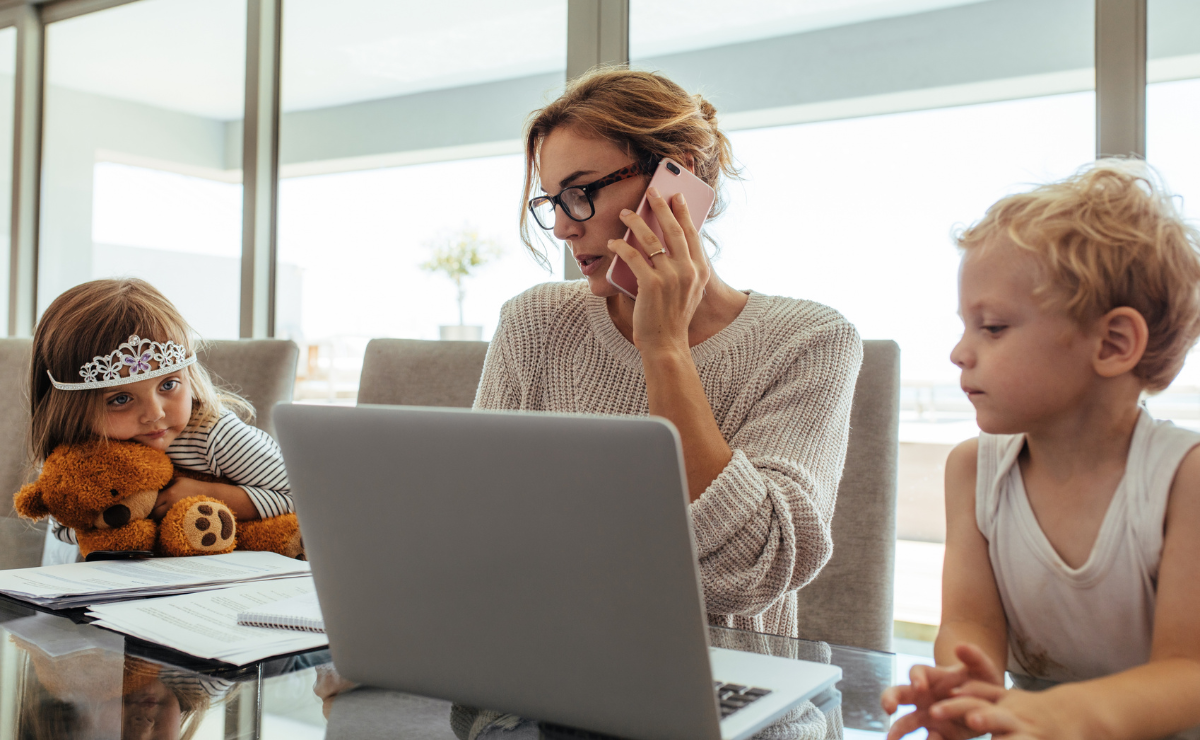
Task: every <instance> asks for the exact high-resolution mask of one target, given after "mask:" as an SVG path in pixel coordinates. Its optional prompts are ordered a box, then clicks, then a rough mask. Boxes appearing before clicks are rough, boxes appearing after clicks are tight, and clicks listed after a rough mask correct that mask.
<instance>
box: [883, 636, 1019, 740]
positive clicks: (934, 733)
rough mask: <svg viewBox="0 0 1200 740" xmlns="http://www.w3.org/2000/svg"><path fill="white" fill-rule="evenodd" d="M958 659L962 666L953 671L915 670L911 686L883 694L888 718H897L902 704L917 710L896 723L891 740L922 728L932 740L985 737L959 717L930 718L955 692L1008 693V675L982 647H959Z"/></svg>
mask: <svg viewBox="0 0 1200 740" xmlns="http://www.w3.org/2000/svg"><path fill="white" fill-rule="evenodd" d="M954 655H955V657H957V658H958V659H959V660H960V661H962V662H961V664H959V665H956V666H954V667H952V668H935V667H933V666H924V665H919V666H913V669H912V671H911V672H910V673H909V681H910V683H909V685H907V686H903V685H902V686H892V687H891V688H889V689H887V690H886V691H884V692H883V697H882V698H881V700H880V704H881V705H882V706H883V709H884V711H886V712H887V713H888V714H894V713H895V711H896V710H897V709H898V708H899V707H900V705H901V704H912V705H915V706H916V710H915V711H914V712H912V713H910V714H906V715H904V716H903V717H901V718H900V719H898V720H896V723H895V724H893V725H892V727H891V729H890V730H889V731H888V740H899V738H901V737H904V736H905V735H907V734H908V733H910V732H914V731H916V730H918V729H920V728H922V727H924V728H926V729H927V730H928V731H929V740H960V739H961V738H969V737H975V736H977V735H979V734H981V733H980V732H978V731H976V730H975V729H974V728H972V727H970V726H969V725H968V724H967V723H966V722H965V721H964V720H963V719H962V717H961V716H959V715H957V714H955V715H948V717H947V718H940V717H935V716H932V715H931V714H930V709H931V708H932V707H933V706H934V705H935V704H937V703H938V702H941V701H943V700H947V699H953V698H955V697H956V696H958V695H957V693H956V692H955V689H957V688H959V687H962V686H965V685H966V684H968V683H973V684H978V685H982V686H992V687H996V688H999V689H1000V690H1001V691H1003V689H1004V673H1003V672H1002V671H1001V670H1000V669H999V668H997V667H996V664H995V663H993V662H992V660H991V658H989V657H988V656H987V654H985V653H984V652H983V651H982V650H980V649H979V648H978V647H976V646H974V645H969V644H963V645H959V646H958V647H956V648H955V649H954Z"/></svg>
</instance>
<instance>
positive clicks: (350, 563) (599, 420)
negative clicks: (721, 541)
mask: <svg viewBox="0 0 1200 740" xmlns="http://www.w3.org/2000/svg"><path fill="white" fill-rule="evenodd" d="M275 423H276V425H277V428H278V430H279V442H280V445H281V446H282V448H283V454H284V458H285V461H286V464H287V469H288V475H289V477H290V479H291V485H292V491H293V494H294V497H295V501H296V511H297V514H298V515H299V518H300V526H301V530H302V534H303V536H304V543H305V548H306V550H307V553H308V557H309V559H310V560H311V562H312V572H313V578H314V579H315V581H316V585H317V591H318V593H319V595H320V599H321V606H322V610H323V612H324V617H325V625H326V630H327V632H328V634H329V641H330V648H331V650H332V653H333V659H334V662H335V664H336V665H337V667H338V670H339V671H340V672H341V673H342V674H344V675H345V676H346V677H347V678H349V679H351V680H353V681H357V682H360V683H366V684H370V685H374V686H382V687H387V688H393V689H398V690H402V691H409V692H413V693H417V694H423V695H427V696H433V697H439V698H445V699H450V700H453V701H456V702H460V703H463V704H467V705H470V706H474V707H480V708H487V709H495V710H499V711H508V712H514V713H516V714H519V715H522V716H527V717H535V718H538V719H542V720H548V721H552V722H557V723H561V724H565V725H571V726H575V727H581V728H585V729H591V730H595V731H599V732H605V733H609V734H613V735H618V736H626V737H642V736H646V737H661V738H679V739H680V740H685V739H686V740H698V739H699V740H704V739H706V738H718V737H719V736H720V731H719V720H718V714H717V707H716V701H715V698H714V695H713V691H712V682H711V681H712V678H711V673H710V668H709V662H708V651H707V650H706V645H707V633H706V626H705V619H704V608H703V601H702V597H701V593H700V588H699V579H698V571H697V567H696V550H695V543H694V541H693V539H692V533H691V527H690V525H689V522H688V513H687V503H686V502H687V497H686V492H685V488H684V479H685V478H684V472H683V465H682V459H683V458H682V453H681V449H680V445H679V437H678V435H677V434H676V432H675V429H674V427H672V426H671V425H670V424H668V423H667V422H664V421H661V420H657V419H643V418H621V417H584V416H570V415H558V414H529V413H500V412H472V411H466V410H447V409H424V408H406V407H383V406H379V407H371V406H366V407H359V408H337V407H319V406H298V405H296V406H287V405H281V406H279V407H277V409H276V411H275Z"/></svg>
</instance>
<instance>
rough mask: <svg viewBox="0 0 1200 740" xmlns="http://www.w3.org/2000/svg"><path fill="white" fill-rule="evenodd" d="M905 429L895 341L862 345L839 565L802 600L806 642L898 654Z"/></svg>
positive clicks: (838, 521)
mask: <svg viewBox="0 0 1200 740" xmlns="http://www.w3.org/2000/svg"><path fill="white" fill-rule="evenodd" d="M899 425H900V347H899V346H898V345H897V344H896V343H895V342H893V341H890V340H875V341H866V342H863V362H862V369H861V370H860V371H859V373H858V382H857V383H856V384H855V387H854V405H853V406H852V408H851V411H850V442H849V446H848V447H847V449H846V467H845V470H844V472H843V473H842V482H841V484H840V485H839V486H838V498H837V507H836V510H835V513H834V516H833V557H832V558H830V560H829V563H828V564H827V565H826V566H825V568H824V570H822V571H821V573H820V575H818V576H817V578H816V579H815V580H814V581H813V582H812V583H810V584H808V585H807V586H805V587H804V588H802V589H800V591H799V593H798V594H797V595H798V597H799V614H798V617H799V624H800V636H801V637H804V638H807V639H810V640H824V641H825V642H831V643H834V644H838V645H853V646H856V647H863V648H870V649H872V650H886V651H890V650H891V649H892V629H893V628H892V593H893V592H892V582H893V577H894V570H895V562H894V561H895V557H896V465H897V461H898V457H899Z"/></svg>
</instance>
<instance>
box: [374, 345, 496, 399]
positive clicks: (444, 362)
mask: <svg viewBox="0 0 1200 740" xmlns="http://www.w3.org/2000/svg"><path fill="white" fill-rule="evenodd" d="M487 348H488V343H487V342H438V341H425V340H420V339H372V340H371V341H370V343H369V344H367V353H366V356H365V357H364V358H363V369H362V376H361V378H360V379H359V384H358V403H359V404H380V405H385V406H458V407H462V408H470V407H471V406H472V404H474V403H475V390H476V388H477V387H478V386H479V378H480V376H481V375H483V359H484V357H485V356H486V355H487Z"/></svg>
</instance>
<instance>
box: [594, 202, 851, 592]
mask: <svg viewBox="0 0 1200 740" xmlns="http://www.w3.org/2000/svg"><path fill="white" fill-rule="evenodd" d="M648 200H649V202H650V205H651V207H652V208H653V209H654V212H655V215H656V216H657V218H658V221H659V223H660V225H661V226H662V229H663V238H664V240H665V241H666V248H667V249H668V250H669V253H668V254H662V255H659V256H657V257H655V258H653V262H651V261H649V260H648V259H647V258H646V257H645V256H643V255H642V253H641V252H639V251H637V250H635V249H633V248H632V247H631V246H629V244H627V243H626V242H624V241H622V240H613V241H612V242H610V248H612V249H613V251H615V252H617V254H618V255H619V256H620V257H621V258H622V259H624V260H626V261H627V262H628V263H629V265H630V267H631V269H632V270H633V271H634V274H635V276H636V277H637V279H638V300H637V301H636V303H635V304H634V315H633V339H634V344H635V345H636V346H637V348H638V350H639V352H640V353H641V355H642V365H643V368H644V370H645V373H646V392H647V400H648V402H649V406H650V413H651V414H655V415H659V416H663V417H665V418H667V419H669V420H670V421H671V422H672V423H674V424H675V426H676V428H677V429H678V430H679V434H680V438H681V441H682V446H683V452H684V463H685V467H686V470H687V475H688V491H689V494H690V497H691V499H692V507H691V516H692V523H693V530H694V531H695V534H696V544H697V547H698V549H699V555H700V571H701V577H702V580H703V584H704V594H705V600H706V603H707V606H708V609H709V611H710V612H713V613H718V614H744V615H755V614H760V613H761V612H762V611H763V610H764V609H766V608H767V607H768V606H770V605H771V604H773V603H775V602H776V601H778V599H779V597H780V596H782V595H783V594H784V593H786V592H788V591H792V590H795V589H798V588H800V587H801V586H803V585H804V584H805V583H808V582H809V581H810V580H812V578H814V577H815V576H816V574H817V573H818V572H819V571H820V569H821V568H822V567H823V566H824V565H825V563H826V562H827V561H828V559H829V555H830V553H831V552H832V541H831V535H830V523H831V521H832V517H833V503H834V499H835V498H836V496H837V485H838V482H839V480H840V478H841V472H842V464H843V462H844V459H845V452H846V440H847V435H848V430H849V421H850V419H849V416H850V404H851V400H852V398H853V394H854V382H855V379H856V378H857V375H858V366H859V363H860V362H861V358H862V344H861V341H860V340H859V338H858V333H857V332H856V331H855V330H854V328H853V326H851V325H850V324H848V323H847V322H846V321H845V320H844V319H842V318H841V317H840V316H838V315H837V314H836V313H835V312H833V311H828V310H826V312H827V313H822V312H818V311H814V312H812V314H811V315H808V316H805V317H804V318H803V320H802V321H801V322H799V324H802V328H798V329H797V333H796V335H795V336H793V337H790V338H789V340H788V343H787V346H786V348H785V349H783V350H781V351H780V352H778V353H776V356H773V357H771V358H769V359H768V360H767V363H772V364H773V366H771V367H764V368H762V369H761V370H762V372H761V373H760V374H759V377H758V378H757V379H758V380H763V379H766V382H764V387H763V389H762V391H761V396H759V397H758V398H757V400H756V401H755V402H754V404H753V407H752V408H750V409H747V410H745V412H744V417H743V418H742V419H741V421H740V424H739V425H738V427H737V428H736V429H735V430H726V433H728V434H729V441H728V442H726V437H725V433H723V432H722V430H721V429H720V428H719V427H718V426H717V423H716V420H715V418H714V416H713V412H712V409H711V407H710V406H709V403H708V399H707V397H706V396H705V394H704V389H703V387H702V385H701V383H700V378H699V373H698V371H697V370H696V367H695V364H694V363H693V361H692V358H691V351H690V346H689V344H690V343H689V341H688V329H689V326H690V324H691V321H692V318H693V317H694V315H695V313H696V309H697V307H698V306H699V304H700V302H701V300H702V299H703V297H704V289H705V286H706V284H707V283H708V280H709V277H710V276H711V274H712V273H711V268H710V267H709V265H708V261H707V258H706V257H705V256H704V252H703V249H702V246H701V242H700V236H699V234H698V233H697V232H696V230H695V228H694V226H693V225H692V221H691V218H690V217H689V216H688V213H687V204H686V203H685V202H684V200H683V198H682V196H675V197H674V198H673V199H672V202H671V203H670V204H668V203H667V202H666V201H665V200H664V199H663V198H661V197H659V196H658V194H657V193H656V192H648ZM622 219H623V221H624V222H625V223H626V224H627V225H629V226H630V228H631V229H633V231H634V233H635V234H637V237H638V239H639V241H641V243H642V244H643V245H645V246H646V249H647V251H648V252H649V253H651V254H653V253H654V252H655V251H657V250H658V249H660V248H662V247H661V246H659V243H658V240H657V238H656V237H655V236H654V234H653V232H651V231H650V230H649V228H648V227H647V226H646V224H645V222H644V221H643V220H642V219H641V218H640V217H639V216H637V214H634V213H632V212H630V211H626V212H623V213H622ZM681 224H682V226H681Z"/></svg>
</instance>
